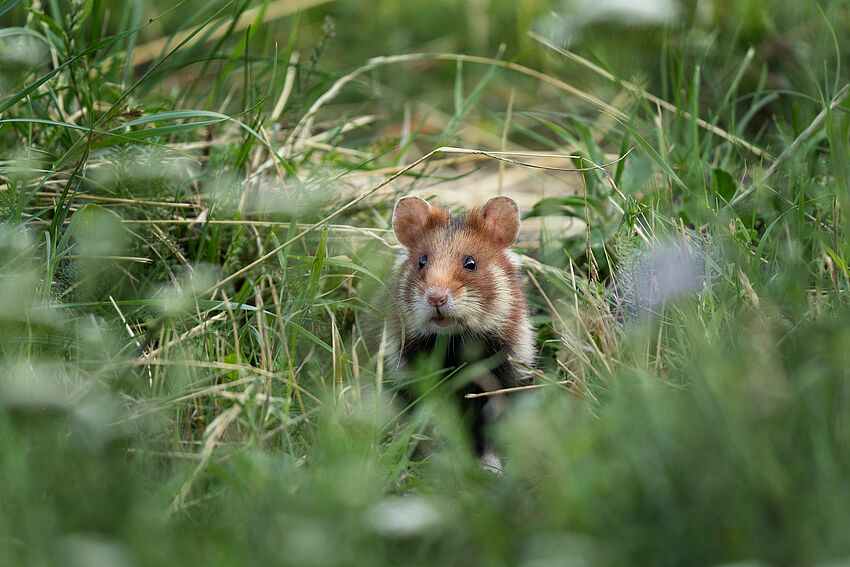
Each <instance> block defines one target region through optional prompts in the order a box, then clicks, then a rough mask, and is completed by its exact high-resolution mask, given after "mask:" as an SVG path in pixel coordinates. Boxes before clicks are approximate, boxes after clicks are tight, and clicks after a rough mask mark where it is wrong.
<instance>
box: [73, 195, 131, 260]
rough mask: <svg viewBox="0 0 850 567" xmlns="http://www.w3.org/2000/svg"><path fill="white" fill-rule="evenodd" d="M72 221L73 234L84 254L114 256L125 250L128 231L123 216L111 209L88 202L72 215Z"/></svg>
mask: <svg viewBox="0 0 850 567" xmlns="http://www.w3.org/2000/svg"><path fill="white" fill-rule="evenodd" d="M71 223H72V226H71V228H70V230H71V236H73V237H74V238H76V239H77V242H78V243H79V245H80V248H81V251H82V252H83V254H87V255H93V256H113V255H118V254H121V253H122V252H123V251H124V248H125V244H126V240H127V238H126V236H127V232H126V231H125V230H124V224H123V223H122V222H121V217H119V216H118V215H116V214H115V213H113V212H112V211H110V210H109V209H105V208H104V207H101V206H100V205H94V204H88V205H86V206H84V207H83V208H82V209H80V210H79V211H77V212H76V213H74V214H73V215H72V216H71Z"/></svg>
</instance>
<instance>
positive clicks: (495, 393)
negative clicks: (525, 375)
mask: <svg viewBox="0 0 850 567" xmlns="http://www.w3.org/2000/svg"><path fill="white" fill-rule="evenodd" d="M572 383H573V381H572V380H560V381H558V382H549V383H548V384H530V385H528V386H515V387H513V388H503V389H501V390H492V391H490V392H478V393H476V394H466V395H465V396H464V398H466V399H470V400H471V399H474V398H486V397H488V396H501V395H503V394H513V393H514V392H524V391H526V390H537V389H539V388H545V387H547V386H564V385H567V384H572Z"/></svg>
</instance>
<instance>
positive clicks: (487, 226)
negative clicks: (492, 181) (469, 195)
mask: <svg viewBox="0 0 850 567" xmlns="http://www.w3.org/2000/svg"><path fill="white" fill-rule="evenodd" d="M480 211H481V216H482V217H484V230H485V231H486V232H487V234H488V235H489V236H490V238H491V239H492V240H493V242H494V243H495V244H496V245H498V246H501V247H502V248H508V247H509V246H511V245H512V244H513V243H514V242H515V241H516V237H517V234H519V206H518V205H517V204H516V201H514V200H513V199H511V198H510V197H493V198H492V199H490V200H489V201H487V202H486V203H484V206H483V207H481V209H480Z"/></svg>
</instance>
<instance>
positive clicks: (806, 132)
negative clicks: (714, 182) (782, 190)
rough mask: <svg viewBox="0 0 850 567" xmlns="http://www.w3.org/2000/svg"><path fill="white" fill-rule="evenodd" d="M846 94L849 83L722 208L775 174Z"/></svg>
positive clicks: (746, 194) (848, 89) (753, 189)
mask: <svg viewBox="0 0 850 567" xmlns="http://www.w3.org/2000/svg"><path fill="white" fill-rule="evenodd" d="M848 94H850V84H846V85H844V87H843V88H842V89H841V90H840V91H838V93H837V94H836V95H835V96H834V97H833V98H832V101H831V102H830V103H829V105H828V106H827V107H826V108H824V109H823V110H822V111H821V112H820V113H819V114H818V115H817V116H816V117H815V119H814V120H812V123H811V124H809V126H808V128H806V129H805V130H803V131H802V132H801V133H800V135H799V136H797V137H796V138H795V139H794V141H793V142H791V145H789V146H788V147H787V148H785V151H783V152H782V153H781V154H779V157H778V158H776V161H774V162H773V164H771V166H770V167H769V168H767V171H765V172H764V174H762V175H761V176H760V178H759V179H757V180H755V181H753V182H752V183H750V186H749V187H747V188H746V189H744V190H743V191H741V192H740V193H739V194H737V195H735V196H734V197H733V198H732V200H731V201H729V204H727V205H726V206H725V207H724V210H725V209H728V208H730V207H734V206H735V205H737V204H738V203H740V202H741V201H743V200H744V199H746V198H747V197H749V195H750V194H751V193H752V192H753V191H755V190H756V188H757V187H758V186H759V185H760V184H761V183H763V182H765V181H767V180H768V179H770V178H771V177H773V176H774V175H775V174H776V172H777V171H779V167H780V166H781V165H782V163H783V162H785V160H787V159H788V158H789V157H790V156H791V155H793V154H794V153H796V151H797V149H799V147H800V146H801V145H802V144H803V143H804V142H806V140H808V139H809V138H811V137H812V136H813V135H814V134H815V132H817V131H818V130H820V129H821V127H822V126H823V123H824V120H826V117H827V116H828V115H829V113H830V112H833V111H835V109H836V108H838V107H839V106H841V104H842V103H843V102H844V100H845V99H846V98H847V95H848ZM837 159H846V156H845V157H843V158H842V157H838V158H837Z"/></svg>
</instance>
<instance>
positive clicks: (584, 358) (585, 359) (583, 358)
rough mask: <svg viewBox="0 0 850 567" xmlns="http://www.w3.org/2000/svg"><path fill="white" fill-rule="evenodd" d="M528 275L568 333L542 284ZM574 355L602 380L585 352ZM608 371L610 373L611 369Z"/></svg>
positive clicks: (577, 352) (576, 350) (574, 352)
mask: <svg viewBox="0 0 850 567" xmlns="http://www.w3.org/2000/svg"><path fill="white" fill-rule="evenodd" d="M526 274H528V278H529V279H530V280H531V283H533V284H534V287H536V288H537V292H538V293H540V297H542V298H543V300H544V301H545V302H546V305H547V306H548V307H549V312H550V313H552V315H553V316H554V317H556V318H557V319H558V321H559V322H560V324H561V328H562V329H564V332H566V330H567V322H566V321H564V319H563V317H561V314H560V313H559V312H558V310H557V309H555V305H554V304H553V303H552V301H551V300H550V299H549V296H548V295H547V294H546V292H545V291H543V288H542V287H541V286H540V283H539V282H538V281H537V278H535V277H534V274H532V273H531V272H529V271H527V270H526ZM591 342H592V341H591ZM573 354H575V355H576V356H577V357H579V358H580V359H581V361H582V362H583V363H584V364H585V365H587V367H588V368H590V369H591V371H593V373H594V374H596V376H597V377H599V378H601V374H600V373H599V370H597V368H596V367H595V366H593V365H592V364H591V361H590V358H589V357H588V356H587V355H586V354H585V353H584V352H582V351H581V350H580V349H575V350H574V351H573ZM608 370H609V371H610V368H609V369H608Z"/></svg>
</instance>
